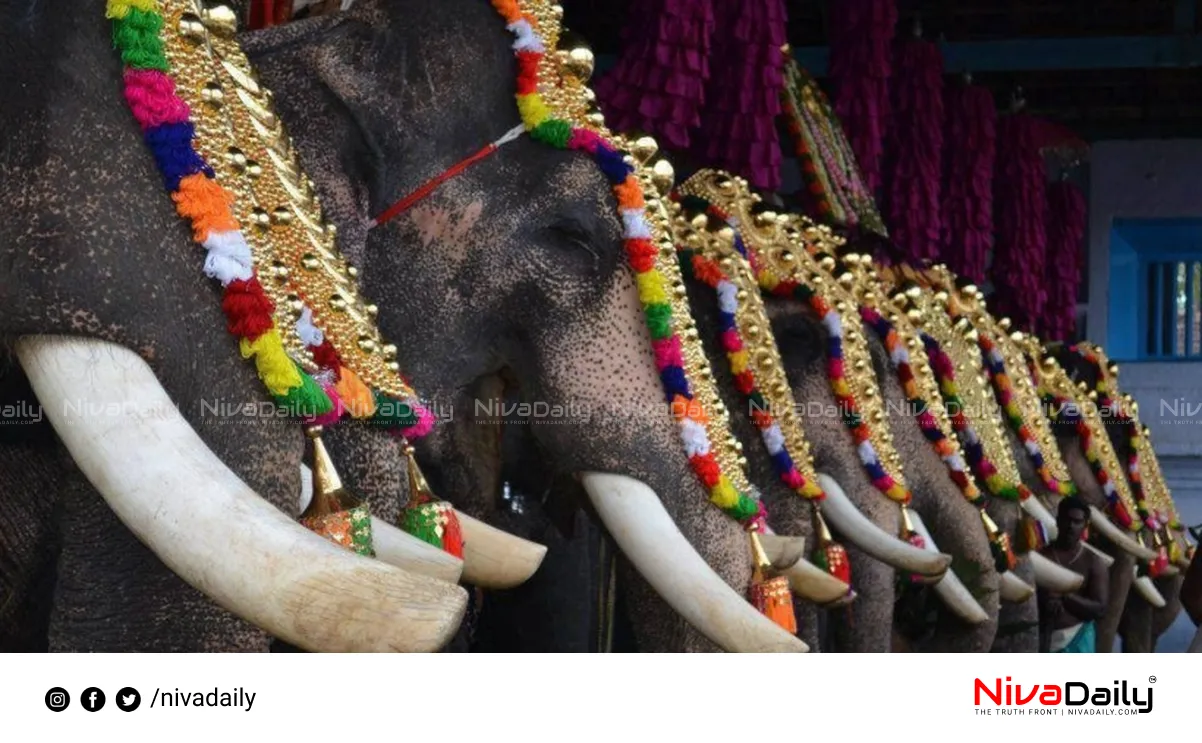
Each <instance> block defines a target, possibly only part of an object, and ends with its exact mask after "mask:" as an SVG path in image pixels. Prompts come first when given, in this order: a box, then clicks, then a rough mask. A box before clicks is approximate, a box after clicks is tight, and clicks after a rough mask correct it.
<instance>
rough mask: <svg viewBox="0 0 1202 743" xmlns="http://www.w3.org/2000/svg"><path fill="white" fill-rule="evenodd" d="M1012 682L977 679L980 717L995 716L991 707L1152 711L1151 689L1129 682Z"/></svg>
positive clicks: (1006, 710) (1042, 711)
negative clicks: (1097, 683) (1104, 683)
mask: <svg viewBox="0 0 1202 743" xmlns="http://www.w3.org/2000/svg"><path fill="white" fill-rule="evenodd" d="M1012 681H1013V679H1011V677H1010V676H1007V677H1006V680H1005V681H1004V682H1003V681H1002V679H1000V678H995V679H992V680H990V681H982V680H981V679H975V683H974V684H973V704H974V705H975V706H976V707H977V708H978V709H977V714H992V712H993V710H992V708H991V707H1000V708H1001V709H1000V710H999V712H1000V713H1001V714H1003V715H1013V714H1020V715H1021V714H1033V715H1055V714H1061V715H1065V714H1067V715H1133V714H1137V713H1138V714H1141V715H1143V714H1147V713H1149V712H1151V711H1152V687H1151V686H1147V687H1143V688H1138V687H1136V686H1134V685H1130V684H1128V683H1127V682H1126V681H1123V682H1121V683H1120V682H1118V681H1115V682H1114V687H1113V688H1109V687H1105V686H1090V685H1089V684H1087V683H1085V682H1084V681H1066V682H1064V683H1061V684H1029V685H1025V686H1024V685H1023V684H1015V683H1012ZM1148 681H1149V682H1150V683H1155V681H1156V677H1155V676H1150V677H1148ZM1086 705H1089V706H1088V707H1087V706H1086ZM982 707H984V709H981V708H982Z"/></svg>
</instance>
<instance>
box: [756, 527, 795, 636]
mask: <svg viewBox="0 0 1202 743" xmlns="http://www.w3.org/2000/svg"><path fill="white" fill-rule="evenodd" d="M748 534H749V537H750V539H751V554H752V557H753V560H754V564H755V571H754V572H753V573H752V577H751V592H750V596H749V598H750V601H751V603H752V605H753V606H755V608H756V609H758V610H759V612H760V613H761V614H763V615H764V616H766V617H768V618H769V619H771V620H772V621H773V622H776V624H777V625H779V626H780V627H781V628H782V629H784V630H785V631H786V632H788V633H789V634H797V616H796V614H794V612H793V590H792V589H791V588H790V587H789V579H788V578H787V577H785V576H783V575H777V576H774V577H773V576H771V572H772V563H771V561H769V560H768V556H767V554H765V553H764V547H763V545H761V544H760V537H759V535H758V534H756V533H755V532H754V531H752V532H749V533H748Z"/></svg>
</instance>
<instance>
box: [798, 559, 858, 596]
mask: <svg viewBox="0 0 1202 743" xmlns="http://www.w3.org/2000/svg"><path fill="white" fill-rule="evenodd" d="M781 575H784V576H785V577H787V578H788V579H789V587H790V588H792V589H793V591H794V593H796V594H797V595H798V596H799V597H801V598H803V599H805V600H806V601H812V602H814V603H815V604H817V605H819V606H824V607H828V608H829V607H836V606H843V605H845V604H849V603H851V602H852V601H853V600H855V598H856V593H855V591H853V590H851V586H849V585H847V584H846V583H844V582H843V581H841V580H839V579H838V578H836V577H835V576H833V575H831V574H830V573H828V572H826V571H825V570H823V569H822V568H820V567H818V566H817V565H814V564H813V563H811V562H810V561H809V560H805V559H801V560H798V561H797V562H795V563H793V564H792V565H790V566H789V567H787V568H785V569H784V570H782V571H781Z"/></svg>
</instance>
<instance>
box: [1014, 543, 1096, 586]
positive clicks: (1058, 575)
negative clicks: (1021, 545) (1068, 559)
mask: <svg viewBox="0 0 1202 743" xmlns="http://www.w3.org/2000/svg"><path fill="white" fill-rule="evenodd" d="M1027 556H1028V557H1029V558H1030V559H1031V567H1033V568H1035V585H1037V586H1039V587H1040V588H1046V589H1048V590H1049V591H1053V592H1055V593H1075V592H1076V591H1077V590H1079V589H1080V588H1081V586H1083V585H1084V584H1085V576H1084V575H1081V574H1080V573H1078V572H1075V571H1073V570H1069V569H1068V568H1066V567H1064V566H1062V565H1057V564H1056V563H1054V562H1052V561H1051V560H1049V559H1048V558H1046V557H1044V556H1043V555H1041V554H1039V553H1038V552H1035V551H1031V552H1030V553H1028V555H1027Z"/></svg>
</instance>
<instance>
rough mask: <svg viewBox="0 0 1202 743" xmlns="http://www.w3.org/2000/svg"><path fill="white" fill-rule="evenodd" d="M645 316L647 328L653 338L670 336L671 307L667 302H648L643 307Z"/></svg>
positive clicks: (662, 338)
mask: <svg viewBox="0 0 1202 743" xmlns="http://www.w3.org/2000/svg"><path fill="white" fill-rule="evenodd" d="M643 314H645V315H646V316H647V329H648V330H650V331H651V337H652V338H654V339H655V340H664V339H667V338H671V337H672V307H671V305H667V304H650V305H647V306H646V307H644V308H643Z"/></svg>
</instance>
